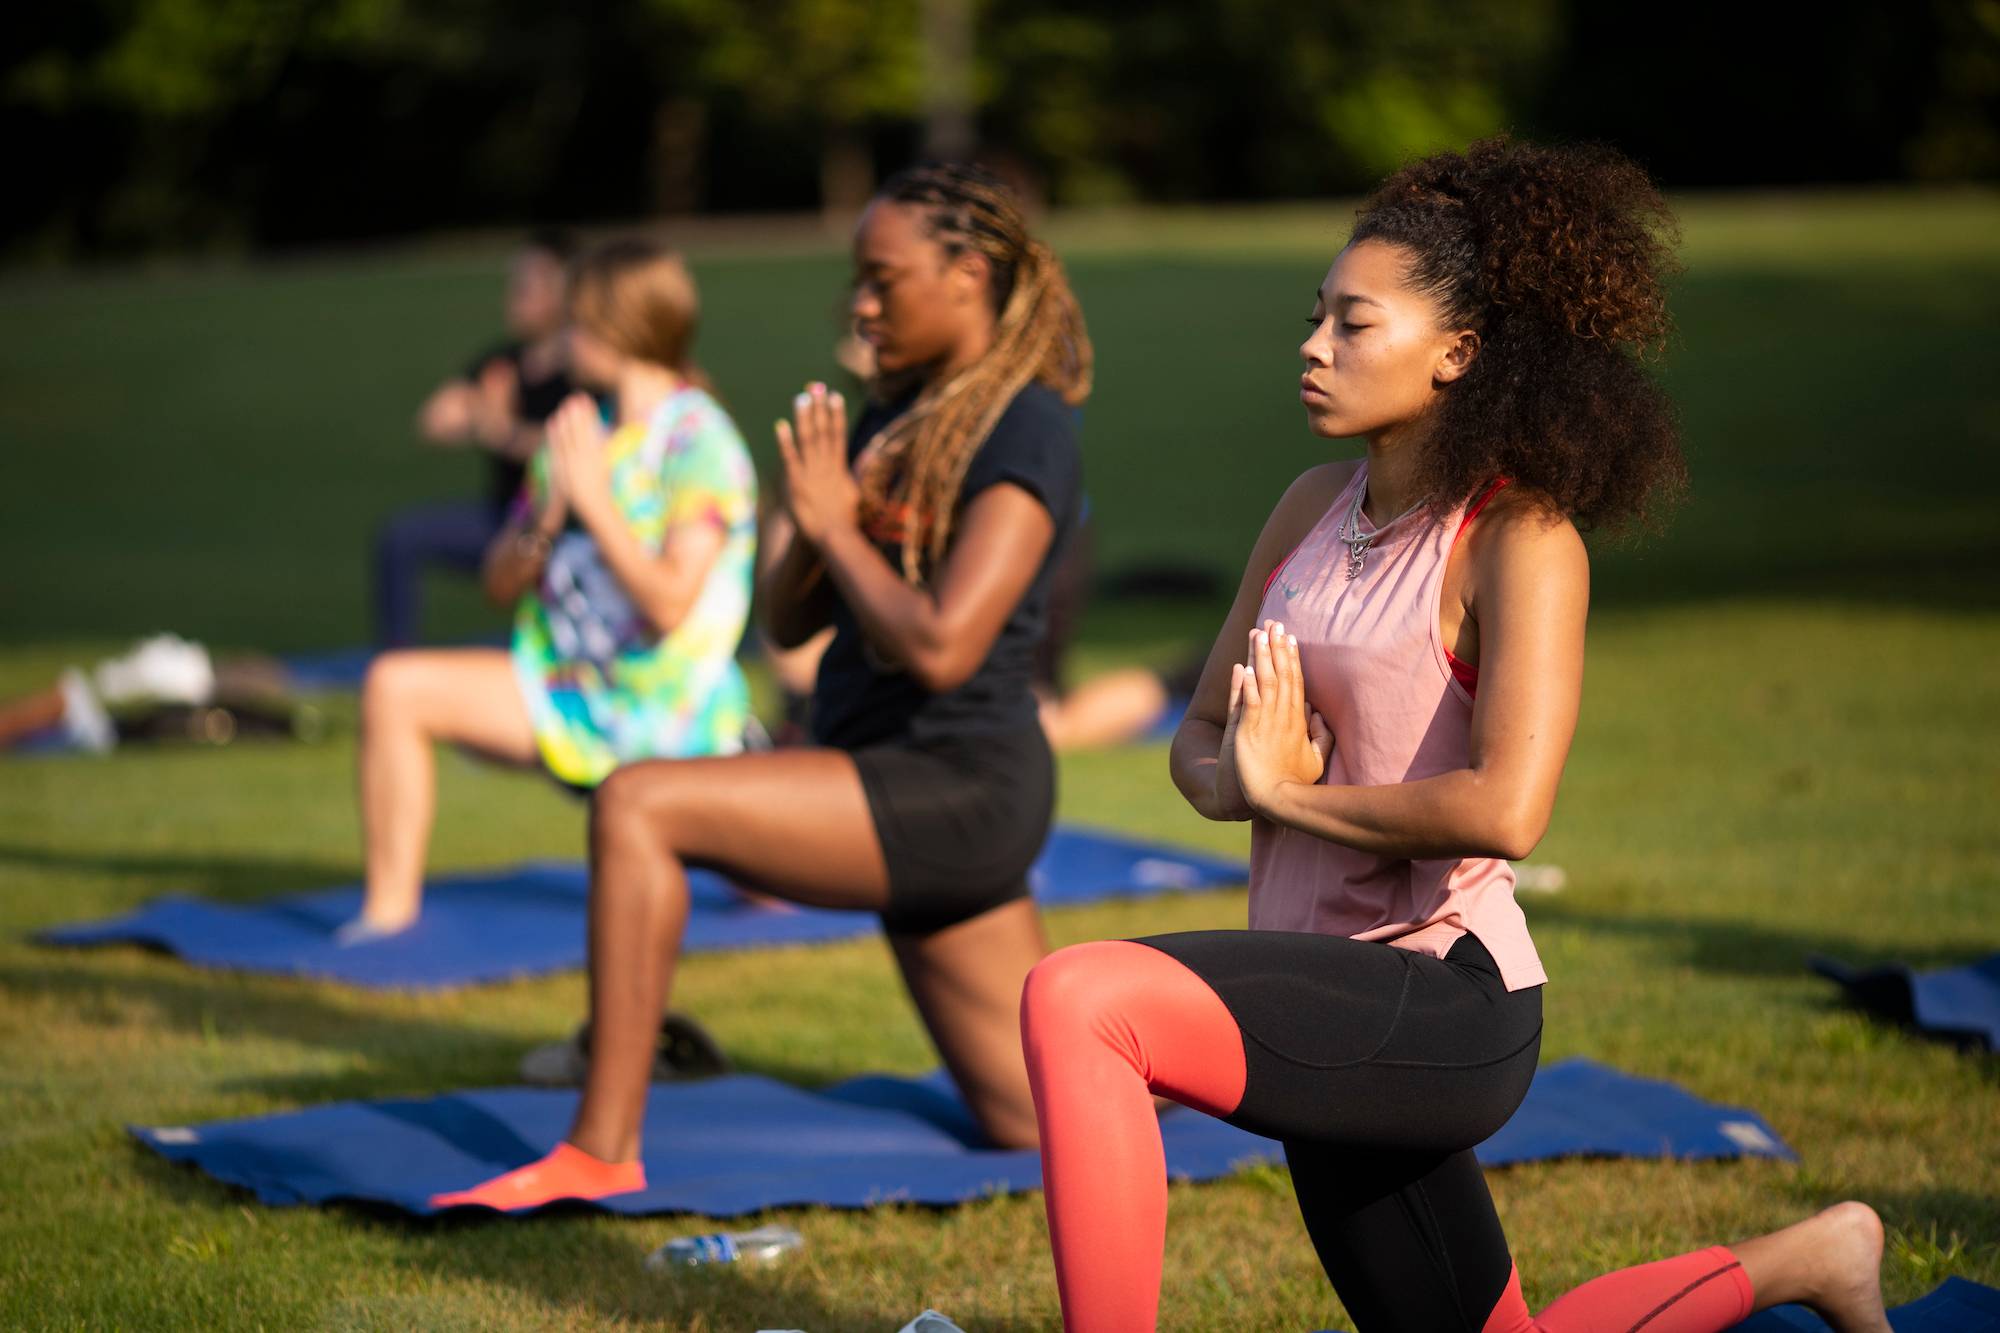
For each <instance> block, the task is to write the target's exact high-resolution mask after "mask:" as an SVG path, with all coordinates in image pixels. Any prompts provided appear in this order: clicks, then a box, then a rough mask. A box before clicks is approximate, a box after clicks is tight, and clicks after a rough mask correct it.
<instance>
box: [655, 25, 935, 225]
mask: <svg viewBox="0 0 2000 1333" xmlns="http://www.w3.org/2000/svg"><path fill="white" fill-rule="evenodd" d="M649 2H650V3H651V4H652V5H653V6H655V7H656V8H658V9H659V10H661V11H662V12H664V13H666V14H669V15H671V16H672V17H673V18H674V20H675V21H676V22H677V23H678V24H680V25H682V26H683V27H684V28H685V29H686V30H687V31H688V33H689V34H690V36H691V38H692V40H693V42H694V44H695V46H696V48H697V56H696V60H695V66H694V69H695V76H696V79H697V80H698V84H699V86H700V87H701V88H702V89H703V90H705V91H706V92H707V93H708V94H709V95H711V96H720V97H729V98H734V99H737V100H739V101H740V102H741V103H742V104H743V105H744V106H745V107H747V108H748V110H749V113H750V116H751V118H752V119H753V120H754V121H759V122H762V123H763V124H765V125H767V126H770V127H772V128H775V129H777V130H779V131H781V132H784V133H789V134H795V135H798V136H801V137H803V138H807V139H810V140H812V141H814V142H815V144H816V145H817V148H818V152H819V160H820V170H819V187H820V202H821V206H822V208H824V209H825V210H826V211H827V212H828V213H830V214H837V215H843V216H844V215H846V214H849V213H851V212H852V211H853V210H854V209H855V208H857V207H859V206H860V204H862V203H863V202H865V201H866V200H867V198H868V195H869V194H870V192H872V191H873V189H874V188H875V169H874V163H873V162H872V160H871V158H870V154H869V150H868V140H867V130H868V127H869V124H870V122H872V121H880V120H902V121H911V120H914V119H915V118H916V117H917V116H918V115H919V113H920V112H921V111H922V110H923V108H924V102H925V87H924V68H923V38H922V34H921V31H920V16H919V0H649Z"/></svg>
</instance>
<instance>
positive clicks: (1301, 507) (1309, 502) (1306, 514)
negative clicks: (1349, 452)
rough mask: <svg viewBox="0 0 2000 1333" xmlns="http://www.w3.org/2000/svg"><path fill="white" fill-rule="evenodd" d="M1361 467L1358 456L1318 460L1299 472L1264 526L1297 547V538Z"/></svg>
mask: <svg viewBox="0 0 2000 1333" xmlns="http://www.w3.org/2000/svg"><path fill="white" fill-rule="evenodd" d="M1360 467H1361V460H1360V459H1358V458H1349V459H1342V460H1340V461H1338V462H1333V463H1321V464H1318V465H1317V466H1315V467H1309V468H1307V469H1306V470H1305V471H1304V472H1301V473H1300V474H1299V475H1298V476H1297V477H1296V478H1295V479H1294V480H1293V481H1292V484H1291V485H1290V486H1288V487H1286V488H1285V493H1284V495H1283V497H1281V498H1280V499H1279V501H1278V504H1277V507H1276V508H1275V509H1273V510H1272V511H1271V519H1270V522H1269V523H1267V524H1266V525H1265V531H1266V533H1267V534H1269V535H1271V536H1273V537H1283V538H1286V539H1288V540H1287V542H1286V545H1287V548H1288V549H1289V548H1290V547H1291V546H1296V545H1298V543H1299V539H1300V538H1302V537H1304V536H1305V535H1306V533H1308V532H1310V531H1311V530H1312V526H1313V524H1315V523H1317V522H1319V520H1320V516H1321V515H1323V514H1325V513H1326V510H1327V506H1328V505H1331V504H1332V503H1333V500H1334V497H1335V496H1337V495H1339V494H1340V492H1341V491H1342V490H1343V489H1345V488H1346V486H1347V483H1348V482H1350V481H1352V480H1354V474H1355V472H1356V471H1358V470H1359V469H1360Z"/></svg>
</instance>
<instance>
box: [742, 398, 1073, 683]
mask: <svg viewBox="0 0 2000 1333" xmlns="http://www.w3.org/2000/svg"><path fill="white" fill-rule="evenodd" d="M777 433H778V453H779V456H780V457H781V458H782V459H783V460H784V465H785V494H786V503H787V505H788V506H789V508H790V511H791V518H792V522H793V523H794V524H795V525H796V527H797V529H798V536H799V538H800V539H803V541H804V542H809V543H810V544H811V545H812V547H813V548H814V550H816V551H817V552H818V555H819V559H820V560H821V561H823V562H824V564H825V568H826V577H827V579H828V580H829V581H831V583H832V584H833V586H834V588H835V589H836V590H837V591H838V592H839V594H840V596H841V598H842V599H843V600H844V601H845V602H846V603H847V605H848V607H849V608H851V609H852V610H853V612H854V615H855V618H856V619H857V620H859V621H860V622H861V629H862V632H863V633H864V634H866V635H867V636H868V640H869V642H870V643H871V644H872V645H873V646H874V647H875V649H876V651H877V652H879V653H880V654H881V655H882V656H884V657H885V658H887V659H889V660H890V661H892V662H895V663H897V664H898V665H899V666H901V667H902V668H903V669H904V670H905V671H908V672H909V673H910V674H911V675H912V676H914V677H915V678H916V679H917V681H918V682H919V683H920V684H922V685H923V687H924V688H925V689H927V690H931V691H933V692H935V691H941V690H949V689H954V688H956V687H957V686H959V685H962V684H964V683H965V682H966V681H967V680H969V679H971V677H972V674H973V673H974V672H976V671H977V670H978V669H979V664H980V663H982V662H984V661H985V660H986V655H987V654H988V653H989V652H991V651H992V650H993V643H994V641H995V640H996V639H998V638H999V637H1000V630H1001V627H1002V626H1004V625H1005V624H1006V623H1007V617H1008V616H1009V615H1011V614H1012V613H1013V610H1014V607H1015V606H1016V605H1017V604H1018V603H1019V602H1020V600H1021V598H1022V597H1023V596H1024V595H1025V594H1026V593H1027V591H1028V586H1029V585H1030V584H1031V583H1033V582H1034V578H1035V573H1036V571H1037V570H1039V569H1040V568H1041V564H1042V559H1043V557H1044V556H1046V555H1047V554H1048V551H1049V545H1050V543H1052V542H1053V541H1054V540H1055V520H1054V519H1053V518H1052V517H1051V516H1050V514H1049V511H1048V510H1047V509H1045V508H1043V506H1042V502H1041V501H1040V500H1038V499H1036V498H1035V497H1034V495H1032V494H1030V493H1029V492H1028V491H1027V490H1026V489H1025V488H1023V487H1021V486H1017V485H1015V484H1013V483H1012V482H1002V483H999V484H996V485H993V486H989V487H987V488H986V489H985V490H983V491H981V492H980V493H979V494H978V495H976V496H975V497H973V499H972V500H971V502H970V503H968V504H967V505H966V506H965V510H964V512H963V513H961V514H960V515H959V516H958V519H957V537H956V540H955V541H954V542H953V544H952V549H951V551H950V553H949V554H948V555H947V556H946V557H945V560H944V563H943V565H942V567H941V568H939V569H938V570H937V573H936V576H935V577H934V578H933V579H932V580H931V583H930V585H929V586H927V587H914V586H912V585H911V584H910V583H909V582H908V581H907V580H905V579H904V577H903V575H902V572H901V571H900V570H898V569H896V568H894V567H893V566H891V565H890V563H889V561H888V559H887V557H885V556H884V555H883V554H882V552H881V551H879V550H878V549H876V547H875V544H874V543H873V542H872V541H870V540H869V539H868V537H867V535H866V534H865V533H863V532H862V530H861V526H860V521H859V513H860V488H859V486H858V484H857V483H856V482H855V480H854V475H853V473H852V471H851V470H850V469H849V466H848V461H847V410H846V405H845V403H844V402H843V401H842V399H841V397H840V395H839V394H829V393H827V392H826V386H825V385H822V384H815V385H813V386H812V388H811V390H810V391H809V392H807V393H805V394H801V395H800V396H799V400H798V402H797V403H796V405H795V415H794V420H793V421H791V422H779V423H778V432H777ZM798 544H799V543H798V542H797V541H795V542H794V545H795V546H796V545H798Z"/></svg>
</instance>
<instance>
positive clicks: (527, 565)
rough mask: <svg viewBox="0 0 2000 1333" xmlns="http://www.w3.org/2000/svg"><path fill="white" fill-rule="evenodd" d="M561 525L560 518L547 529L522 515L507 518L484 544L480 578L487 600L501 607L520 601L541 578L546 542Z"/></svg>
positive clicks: (553, 537) (554, 534)
mask: <svg viewBox="0 0 2000 1333" xmlns="http://www.w3.org/2000/svg"><path fill="white" fill-rule="evenodd" d="M561 526H562V520H561V519H560V518H558V519H557V520H556V527H555V528H553V529H549V530H547V531H544V530H543V525H542V524H541V523H540V522H538V521H537V520H536V519H534V518H532V517H530V516H528V515H525V514H523V515H517V516H515V517H513V518H510V519H508V520H507V522H506V523H505V524H504V525H503V526H502V527H501V529H500V531H499V533H498V534H496V535H495V536H494V538H493V541H492V543H491V544H489V545H488V546H487V548H486V558H485V560H484V561H483V562H482V563H481V565H480V571H479V581H480V586H481V587H482V588H484V589H485V592H486V600H487V601H489V602H491V603H492V604H493V605H494V606H497V607H500V608H501V609H502V610H505V609H506V608H508V607H511V606H513V605H514V603H516V602H518V601H520V600H521V594H522V593H524V592H526V591H528V589H530V588H532V587H534V586H535V584H536V582H537V581H539V580H540V578H541V577H542V566H544V565H546V564H547V563H548V559H549V544H550V543H551V542H553V541H554V540H555V539H556V534H557V533H558V532H559V531H560V530H561Z"/></svg>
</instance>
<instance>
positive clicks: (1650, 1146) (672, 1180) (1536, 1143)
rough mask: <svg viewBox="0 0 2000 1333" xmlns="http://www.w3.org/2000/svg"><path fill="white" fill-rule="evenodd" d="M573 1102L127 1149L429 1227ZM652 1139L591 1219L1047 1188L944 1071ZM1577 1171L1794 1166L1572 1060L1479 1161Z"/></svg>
mask: <svg viewBox="0 0 2000 1333" xmlns="http://www.w3.org/2000/svg"><path fill="white" fill-rule="evenodd" d="M576 1099H577V1094H576V1093H575V1092H572V1091H567V1090H544V1089H529V1088H497V1089H491V1090H488V1091H482V1092H466V1093H457V1094H453V1095H450V1096H444V1097H431V1098H424V1099H421V1100H409V1101H385V1102H340V1103H336V1104H334V1105H331V1106H318V1107H313V1108H311V1109H308V1110H304V1111H293V1112H289V1113H286V1114H283V1115H273V1116H262V1117H259V1118H256V1119H252V1120H230V1121H219V1122H217V1123H215V1124H210V1125H197V1126H191V1127H174V1128H165V1129H134V1130H132V1134H133V1135H134V1137H136V1138H137V1139H138V1140H139V1141H140V1142H141V1143H143V1144H145V1145H146V1146H147V1147H149V1148H151V1149H153V1150H154V1151H156V1152H158V1153H159V1154H160V1155H161V1156H163V1157H166V1158H167V1159H169V1160H171V1161H176V1162H187V1163H189V1164H191V1165H193V1166H195V1167H196V1168H197V1169H199V1170H201V1171H203V1172H206V1173H207V1174H208V1175H210V1176H213V1177H214V1178H215V1179H217V1180H220V1181H223V1182H225V1183H227V1184H231V1185H240V1186H242V1187H243V1188H245V1189H248V1190H250V1191H252V1192H253V1193H255V1194H256V1196H257V1198H258V1199H259V1200H261V1201H262V1202H264V1203H267V1204H273V1205H280V1206H282V1205H289V1204H301V1203H326V1202H328V1201H331V1200H335V1199H345V1200H354V1201H360V1202H366V1203H375V1204H384V1205H388V1206H390V1207H393V1208H400V1209H402V1210H403V1211H405V1212H410V1213H419V1214H427V1213H432V1212H435V1211H437V1210H436V1209H434V1208H432V1207H431V1204H430V1199H431V1196H432V1195H434V1194H439V1193H443V1192H445V1191H448V1190H456V1189H463V1188H466V1187H468V1186H471V1185H474V1184H477V1183H479V1182H480V1181H482V1180H486V1179H489V1178H491V1177H492V1176H495V1175H498V1174H499V1173H500V1172H502V1171H507V1170H511V1169H512V1168H514V1167H517V1166H521V1165H524V1164H526V1163H528V1162H531V1161H534V1160H535V1159H537V1158H539V1157H541V1156H542V1155H543V1154H544V1153H546V1152H547V1151H548V1150H549V1149H550V1148H552V1147H553V1146H554V1145H555V1144H556V1143H557V1142H559V1141H560V1140H561V1138H562V1136H563V1134H564V1133H565V1132H567V1130H568V1128H569V1121H570V1115H571V1113H572V1112H573V1111H574V1110H575V1109H576ZM1160 1130H1161V1134H1162V1136H1163V1138H1164V1140H1165V1143H1166V1150H1167V1172H1168V1174H1169V1175H1170V1176H1172V1177H1174V1178H1175V1179H1180V1180H1212V1179H1215V1178H1216V1177H1218V1176H1224V1175H1228V1174H1229V1173H1230V1172H1232V1171H1235V1170H1237V1169H1239V1168H1241V1167H1243V1166H1246V1165H1249V1164H1251V1163H1255V1162H1262V1161H1273V1160H1277V1159H1278V1158H1279V1156H1280V1153H1279V1149H1278V1145H1277V1144H1275V1143H1273V1142H1272V1141H1271V1140H1269V1139H1264V1138H1259V1137H1257V1136H1256V1135H1254V1134H1250V1133H1248V1132H1246V1131H1244V1130H1240V1129H1236V1128H1233V1127H1231V1126H1229V1125H1225V1124H1223V1123H1222V1122H1221V1121H1220V1120H1214V1119H1211V1118H1210V1117H1208V1116H1205V1115H1202V1114H1200V1113H1199V1112H1195V1111H1189V1110H1185V1109H1176V1110H1171V1111H1169V1112H1167V1113H1166V1114H1165V1115H1164V1116H1162V1117H1161V1119H1160ZM645 1142H646V1179H647V1188H646V1189H645V1190H643V1191H640V1192H637V1193H633V1194H627V1195H621V1196H619V1197H616V1198H612V1199H607V1200H605V1201H603V1202H602V1203H601V1204H597V1205H593V1206H595V1207H601V1208H603V1209H605V1210H607V1211H609V1212H614V1213H627V1214H641V1213H665V1212H682V1213H698V1214H702V1215H704V1216H709V1217H736V1216H740V1215H742V1214H744V1213H753V1212H757V1211H759V1210H761V1209H765V1208H776V1207H781V1206H785V1205H792V1204H823V1205H826V1206H828V1207H832V1208H868V1207H873V1206H874V1205H876V1204H882V1203H918V1204H929V1205H939V1206H942V1205H948V1204H959V1203H965V1202H967V1201H968V1200H972V1199H978V1198H983V1197H986V1196H988V1195H993V1194H1010V1193H1017V1192H1020V1191H1022V1190H1032V1189H1039V1188H1041V1183H1042V1168H1041V1158H1040V1156H1039V1155H1038V1154H1036V1153H1035V1152H1032V1151H1002V1150H998V1149H992V1148H985V1147H980V1146H978V1144H979V1142H980V1139H979V1135H978V1132H977V1130H976V1129H975V1128H974V1127H973V1121H972V1117H971V1115H970V1113H969V1112H967V1111H966V1109H965V1106H964V1104H963V1103H962V1102H960V1101H959V1099H958V1095H957V1094H956V1093H955V1092H954V1091H953V1090H952V1088H951V1085H950V1083H949V1082H947V1081H946V1080H945V1078H944V1077H943V1076H942V1075H941V1074H932V1075H930V1076H928V1077H926V1078H919V1079H904V1078H891V1077H888V1076H886V1075H868V1076H865V1077H862V1078H856V1079H850V1080H848V1081H847V1082H845V1083H840V1084H837V1085H835V1086H834V1087H831V1088H827V1089H825V1090H823V1091H818V1092H808V1091H805V1090H803V1089H800V1088H795V1087H792V1086H790V1085H788V1084H784V1083H779V1082H777V1081H775V1080H773V1079H769V1078H764V1077H762V1076H760V1075H755V1074H732V1075H728V1076H725V1077H722V1078H716V1079H709V1080H707V1081H705V1082H700V1083H663V1084H659V1085H656V1086H655V1087H654V1089H653V1093H652V1097H651V1100H650V1101H649V1103H648V1105H647V1111H646V1137H645ZM1570 1156H1620V1157H1675V1158H1681V1159H1688V1160H1693V1159H1705V1158H1722V1157H1783V1158H1789V1157H1791V1156H1792V1152H1791V1150H1790V1149H1789V1148H1787V1147H1786V1146H1785V1145H1784V1144H1783V1143H1782V1142H1780V1141H1779V1139H1778V1137H1777V1135H1776V1134H1775V1133H1774V1132H1773V1131H1772V1130H1771V1127H1770V1126H1769V1125H1767V1124H1765V1123H1764V1121H1763V1120H1762V1119H1761V1118H1759V1117H1758V1116H1757V1115H1756V1114H1755V1113H1754V1112H1750V1111H1745V1110H1741V1109H1739V1108H1736V1107H1730V1106H1716V1105H1713V1104H1711V1103H1708V1102H1704V1101H1702V1100H1701V1099H1700V1098H1698V1097H1695V1096H1693V1095H1692V1094H1690V1093H1688V1092H1685V1091H1683V1090H1682V1089H1680V1088H1678V1087H1675V1086H1674V1085H1673V1084H1671V1083H1661V1082H1657V1081H1655V1080H1652V1079H1643V1078H1634V1077H1632V1076H1630V1075H1628V1074H1621V1073H1619V1072H1618V1071H1616V1070H1614V1069H1608V1068H1606V1067H1604V1066H1603V1065H1598V1064H1593V1063H1592V1062H1590V1061H1588V1060H1581V1059H1576V1060H1564V1061H1562V1062H1560V1063H1557V1064H1553V1065H1550V1066H1548V1067H1546V1068H1544V1069H1542V1070H1541V1071H1540V1072H1538V1073H1537V1074H1536V1075H1535V1082H1534V1086H1533V1088H1532V1089H1530V1091H1529V1093H1528V1096H1527V1100H1526V1101H1524V1102H1523V1103H1522V1105H1521V1109H1520V1110H1519V1111H1517V1112H1516V1113H1515V1115H1514V1118H1513V1119H1512V1120H1510V1121H1509V1122H1508V1123H1507V1125H1506V1126H1505V1127H1504V1128H1502V1129H1501V1130H1500V1132H1499V1133H1498V1134H1495V1135H1494V1136H1493V1137H1492V1138H1491V1139H1489V1140H1487V1141H1486V1143H1484V1144H1482V1145H1481V1146H1480V1149H1479V1157H1480V1160H1481V1161H1482V1162H1484V1163H1486V1164H1487V1165H1488V1166H1504V1165H1508V1164H1510V1163H1515V1162H1525V1161H1534V1160H1538V1159H1542V1158H1549V1157H1570Z"/></svg>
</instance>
